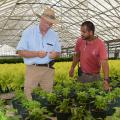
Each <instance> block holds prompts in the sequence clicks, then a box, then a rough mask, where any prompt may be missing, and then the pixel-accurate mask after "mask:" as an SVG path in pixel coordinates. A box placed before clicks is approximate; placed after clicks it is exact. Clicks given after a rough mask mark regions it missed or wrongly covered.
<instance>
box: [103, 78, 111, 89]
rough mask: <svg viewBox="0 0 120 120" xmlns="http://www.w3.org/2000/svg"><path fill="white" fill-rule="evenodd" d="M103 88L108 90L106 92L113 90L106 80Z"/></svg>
mask: <svg viewBox="0 0 120 120" xmlns="http://www.w3.org/2000/svg"><path fill="white" fill-rule="evenodd" d="M103 87H104V90H106V91H110V90H111V87H110V85H109V83H108V81H106V80H104V83H103Z"/></svg>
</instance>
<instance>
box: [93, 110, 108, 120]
mask: <svg viewBox="0 0 120 120" xmlns="http://www.w3.org/2000/svg"><path fill="white" fill-rule="evenodd" d="M91 114H92V116H93V117H94V118H96V119H97V118H102V119H104V118H105V117H106V116H107V111H106V110H100V109H99V110H98V109H92V110H91Z"/></svg>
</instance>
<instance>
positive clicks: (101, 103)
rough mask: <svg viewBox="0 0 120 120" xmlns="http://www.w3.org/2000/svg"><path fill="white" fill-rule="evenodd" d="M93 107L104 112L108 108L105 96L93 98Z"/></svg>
mask: <svg viewBox="0 0 120 120" xmlns="http://www.w3.org/2000/svg"><path fill="white" fill-rule="evenodd" d="M95 106H96V108H97V109H103V110H105V109H106V108H107V107H108V99H107V98H106V97H105V96H100V95H97V96H96V98H95Z"/></svg>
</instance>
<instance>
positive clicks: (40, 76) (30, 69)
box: [24, 65, 54, 100]
mask: <svg viewBox="0 0 120 120" xmlns="http://www.w3.org/2000/svg"><path fill="white" fill-rule="evenodd" d="M53 80H54V69H51V68H48V67H43V66H35V65H27V66H26V76H25V83H24V92H25V95H26V97H27V98H28V99H30V100H31V99H32V96H31V93H32V90H33V88H35V87H37V86H38V85H40V87H41V88H42V89H43V90H45V91H47V92H52V88H53Z"/></svg>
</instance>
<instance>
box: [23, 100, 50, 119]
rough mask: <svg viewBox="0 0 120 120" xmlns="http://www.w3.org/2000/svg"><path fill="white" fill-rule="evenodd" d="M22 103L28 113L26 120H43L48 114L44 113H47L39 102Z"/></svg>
mask: <svg viewBox="0 0 120 120" xmlns="http://www.w3.org/2000/svg"><path fill="white" fill-rule="evenodd" d="M23 104H24V107H25V108H26V109H27V111H28V113H29V115H28V117H27V118H26V120H45V119H46V118H47V117H48V115H45V113H48V111H47V109H46V108H45V107H41V105H40V103H39V102H37V101H26V103H23Z"/></svg>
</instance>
